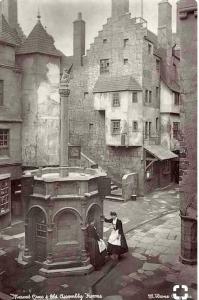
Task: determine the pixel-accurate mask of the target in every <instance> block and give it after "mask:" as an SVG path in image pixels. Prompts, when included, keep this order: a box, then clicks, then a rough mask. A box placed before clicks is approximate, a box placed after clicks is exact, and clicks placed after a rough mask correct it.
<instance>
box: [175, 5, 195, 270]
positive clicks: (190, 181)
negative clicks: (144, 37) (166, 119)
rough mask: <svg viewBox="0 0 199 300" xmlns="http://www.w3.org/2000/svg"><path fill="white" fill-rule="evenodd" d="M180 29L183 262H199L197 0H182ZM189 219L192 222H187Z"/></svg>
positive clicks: (179, 10)
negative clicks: (198, 245)
mask: <svg viewBox="0 0 199 300" xmlns="http://www.w3.org/2000/svg"><path fill="white" fill-rule="evenodd" d="M177 12H178V23H177V24H178V25H179V28H178V32H179V36H180V46H181V69H180V72H181V88H182V97H181V99H182V114H181V116H182V117H181V120H182V137H181V151H180V195H181V208H180V209H181V220H182V233H183V235H182V243H181V245H182V251H181V254H182V257H181V258H182V261H184V262H185V263H189V264H192V263H196V260H197V251H196V250H195V244H196V239H197V233H196V224H195V223H196V220H197V217H196V215H197V146H196V145H197V2H196V1H194V0H191V1H179V2H178V6H177ZM187 220H188V221H187Z"/></svg>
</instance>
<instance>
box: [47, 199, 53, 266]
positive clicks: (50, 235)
mask: <svg viewBox="0 0 199 300" xmlns="http://www.w3.org/2000/svg"><path fill="white" fill-rule="evenodd" d="M53 206H54V201H53V199H52V198H51V197H49V198H48V207H49V208H48V220H47V257H46V261H47V263H48V264H50V263H53V229H54V223H53V222H52V215H53Z"/></svg>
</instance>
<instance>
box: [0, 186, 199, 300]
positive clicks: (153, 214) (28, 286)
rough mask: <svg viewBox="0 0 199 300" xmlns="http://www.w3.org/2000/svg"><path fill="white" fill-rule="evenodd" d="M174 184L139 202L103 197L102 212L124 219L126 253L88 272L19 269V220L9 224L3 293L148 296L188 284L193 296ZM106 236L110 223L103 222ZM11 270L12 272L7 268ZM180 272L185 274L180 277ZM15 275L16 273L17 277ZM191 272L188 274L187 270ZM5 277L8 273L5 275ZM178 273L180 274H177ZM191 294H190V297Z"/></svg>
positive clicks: (3, 245)
mask: <svg viewBox="0 0 199 300" xmlns="http://www.w3.org/2000/svg"><path fill="white" fill-rule="evenodd" d="M178 207H179V195H178V188H175V187H173V188H170V189H166V190H162V191H156V192H154V193H152V194H150V195H148V196H147V197H143V198H138V199H137V201H129V202H127V203H118V202H111V201H105V207H104V214H105V215H106V216H108V214H109V211H111V210H115V211H117V212H118V217H119V218H120V219H121V220H122V221H123V224H124V229H125V232H126V237H127V241H128V245H129V253H128V254H127V255H126V256H125V257H124V258H122V260H121V261H119V262H116V263H115V262H112V261H108V262H107V264H106V266H104V267H103V268H102V270H100V271H97V272H94V273H91V274H90V275H87V276H79V277H78V282H77V277H57V278H48V279H46V278H44V277H42V276H40V275H39V268H40V267H39V266H35V267H31V268H29V269H21V268H19V267H18V266H17V264H16V261H15V260H14V259H15V257H20V255H22V252H21V249H22V248H23V239H24V233H23V232H22V229H23V224H18V225H15V226H13V227H12V228H7V229H6V230H4V231H3V232H2V234H1V240H0V245H1V252H0V255H1V259H4V261H6V262H7V266H8V271H9V282H8V281H7V282H6V284H5V286H3V287H2V291H3V292H4V293H7V294H10V293H11V292H13V291H17V290H18V291H19V292H20V293H22V291H23V292H24V293H27V291H31V292H34V293H39V294H42V293H55V292H56V293H65V294H71V293H75V292H80V291H81V292H82V293H84V292H86V291H88V290H89V291H90V293H92V294H102V295H103V297H104V298H103V299H106V300H110V299H112V300H113V299H114V300H115V299H116V300H117V299H118V300H119V299H120V300H122V299H124V300H130V299H131V300H133V299H136V300H137V299H140V300H145V299H152V296H154V297H155V293H156V294H157V295H158V294H159V295H169V296H171V294H172V288H173V286H174V285H175V284H180V283H182V284H187V285H189V287H190V292H191V295H192V299H196V298H194V295H195V290H194V288H195V287H196V283H194V277H195V271H196V269H195V268H194V267H189V277H188V278H187V276H186V275H185V274H186V271H185V269H186V268H187V267H183V265H182V264H181V263H180V262H179V254H180V217H179V211H178ZM104 225H105V226H104V238H105V240H106V239H107V237H108V235H109V233H110V226H107V224H104ZM10 270H12V271H10ZM181 272H182V273H183V274H184V275H183V276H184V277H183V276H182V278H183V279H182V280H181V279H180V278H181V275H180V274H181ZM16 274H17V275H18V276H17V278H20V279H18V280H16ZM191 274H192V275H191ZM7 278H8V277H7ZM177 278H178V279H177ZM190 299H191V298H190Z"/></svg>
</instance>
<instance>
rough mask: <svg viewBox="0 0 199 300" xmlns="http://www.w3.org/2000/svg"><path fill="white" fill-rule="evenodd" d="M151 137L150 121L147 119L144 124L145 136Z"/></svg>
mask: <svg viewBox="0 0 199 300" xmlns="http://www.w3.org/2000/svg"><path fill="white" fill-rule="evenodd" d="M148 137H149V122H148V121H145V124H144V138H145V139H147V138H148Z"/></svg>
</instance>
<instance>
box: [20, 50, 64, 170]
mask: <svg viewBox="0 0 199 300" xmlns="http://www.w3.org/2000/svg"><path fill="white" fill-rule="evenodd" d="M18 63H19V64H20V65H21V66H22V68H23V75H24V76H23V80H22V103H23V114H22V118H23V128H22V157H23V165H24V166H35V167H36V166H47V165H58V164H59V127H60V96H59V81H60V59H59V58H57V57H51V56H48V55H40V54H32V55H23V56H19V57H18Z"/></svg>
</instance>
